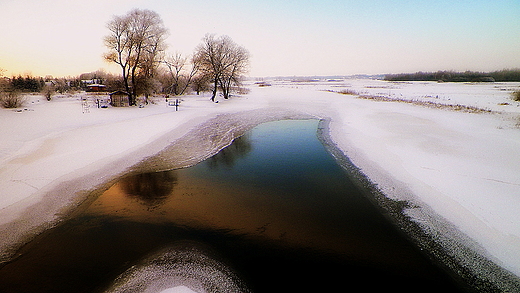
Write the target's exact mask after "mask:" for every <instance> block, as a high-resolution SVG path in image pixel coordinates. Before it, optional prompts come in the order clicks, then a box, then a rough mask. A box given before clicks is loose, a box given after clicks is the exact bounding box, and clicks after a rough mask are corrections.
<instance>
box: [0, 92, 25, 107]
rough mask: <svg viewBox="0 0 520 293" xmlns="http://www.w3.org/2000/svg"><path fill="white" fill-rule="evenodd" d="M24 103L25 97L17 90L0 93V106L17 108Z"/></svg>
mask: <svg viewBox="0 0 520 293" xmlns="http://www.w3.org/2000/svg"><path fill="white" fill-rule="evenodd" d="M24 103H25V97H24V96H22V95H21V94H20V93H18V92H6V93H0V106H2V107H4V108H19V107H21V106H22V105H23V104H24Z"/></svg>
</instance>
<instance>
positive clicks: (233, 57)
mask: <svg viewBox="0 0 520 293" xmlns="http://www.w3.org/2000/svg"><path fill="white" fill-rule="evenodd" d="M194 60H195V62H196V63H197V64H199V65H200V68H201V71H202V73H203V74H204V75H206V76H208V77H209V78H210V80H211V82H212V83H213V94H212V96H211V100H212V101H215V97H216V95H217V90H218V88H219V87H220V89H221V91H222V95H223V96H224V98H225V99H227V98H229V94H230V89H231V87H232V86H233V85H238V84H239V82H240V79H241V77H242V76H243V74H245V73H246V72H247V69H248V66H249V52H248V51H247V50H246V49H245V48H243V47H241V46H239V45H237V44H236V43H235V42H233V40H232V39H231V38H230V37H228V36H220V37H218V38H217V37H215V35H213V34H207V35H206V36H205V37H204V38H203V39H202V43H201V44H200V45H199V46H197V48H196V49H195V54H194Z"/></svg>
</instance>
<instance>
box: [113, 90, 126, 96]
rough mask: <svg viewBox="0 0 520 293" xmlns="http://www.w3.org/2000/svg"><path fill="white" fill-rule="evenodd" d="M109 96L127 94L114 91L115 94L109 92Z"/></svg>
mask: <svg viewBox="0 0 520 293" xmlns="http://www.w3.org/2000/svg"><path fill="white" fill-rule="evenodd" d="M109 95H110V96H112V95H128V93H127V92H124V91H115V92H111V93H109Z"/></svg>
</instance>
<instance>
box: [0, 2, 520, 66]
mask: <svg viewBox="0 0 520 293" xmlns="http://www.w3.org/2000/svg"><path fill="white" fill-rule="evenodd" d="M0 5H1V6H2V9H1V10H0V19H2V20H3V22H4V29H3V30H1V31H0V39H2V44H3V45H2V46H1V47H0V68H1V69H4V70H6V71H5V72H4V75H6V76H10V75H18V74H25V73H27V72H31V73H32V74H34V75H37V76H45V75H53V76H71V75H79V74H81V73H83V72H92V71H95V70H98V69H101V68H103V69H105V70H107V71H110V72H114V73H118V68H117V67H115V66H112V65H110V64H107V63H106V62H105V61H104V60H103V58H102V54H103V53H104V52H105V51H106V48H105V47H104V45H103V36H105V35H106V34H107V33H108V31H107V29H106V27H105V25H106V23H107V22H108V21H109V20H110V19H111V18H112V16H113V15H122V14H124V13H126V12H127V11H129V10H131V9H132V8H134V7H138V8H143V9H150V10H154V11H156V12H158V13H159V14H160V15H161V17H162V19H163V20H164V23H165V26H166V27H167V28H168V29H169V30H170V37H169V38H168V39H167V43H168V44H169V48H168V52H171V53H173V52H176V51H179V52H182V53H183V54H191V53H192V51H193V49H194V48H195V46H197V45H198V44H199V43H200V40H201V38H202V37H203V36H204V35H205V34H206V33H216V34H226V35H229V36H230V37H231V38H232V39H233V40H234V41H235V42H236V43H238V44H240V45H242V46H244V47H245V48H246V49H248V50H249V51H250V53H251V56H252V57H251V71H250V75H251V76H278V75H348V74H356V73H368V74H377V73H380V74H382V73H398V72H414V71H419V70H422V71H436V70H458V71H465V70H474V71H494V70H500V69H503V68H519V67H520V50H519V49H518V48H520V38H519V37H518V36H520V18H518V17H517V16H518V15H519V14H520V2H518V1H509V0H500V1H490V0H478V1H422V0H419V1H405V0H399V1H392V2H388V1H383V0H371V1H333V0H325V1H318V0H306V1H274V0H266V1H262V2H258V1H238V0H226V1H221V2H219V3H214V2H211V3H207V2H205V1H202V0H195V1H190V2H184V1H164V0H154V1H144V0H131V1H123V0H104V1H101V0H93V1H89V2H85V1H74V2H70V1H65V0H50V1H45V2H44V1H35V0H17V1H13V0H4V1H2V4H0Z"/></svg>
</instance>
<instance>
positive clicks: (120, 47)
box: [104, 9, 168, 105]
mask: <svg viewBox="0 0 520 293" xmlns="http://www.w3.org/2000/svg"><path fill="white" fill-rule="evenodd" d="M107 28H108V29H109V31H110V34H109V35H107V36H105V38H104V41H105V45H106V46H107V48H108V49H109V51H108V52H107V53H106V54H105V55H104V57H105V59H106V60H108V61H110V62H114V63H116V64H118V65H119V66H120V67H121V70H122V74H123V83H124V86H125V90H126V91H127V92H128V98H129V100H130V105H135V104H136V97H137V95H138V94H139V91H141V92H146V88H147V85H148V84H150V79H151V78H153V76H154V75H155V72H156V69H157V66H158V65H159V60H160V58H161V57H162V56H161V54H162V53H163V52H164V50H165V47H166V45H165V42H164V40H165V38H166V35H167V33H168V30H167V29H166V28H165V27H164V24H163V21H162V19H161V17H160V16H159V14H157V13H156V12H155V11H151V10H141V9H134V10H132V11H130V12H128V13H127V14H126V15H123V16H117V15H116V16H114V17H113V19H112V20H111V21H109V22H108V24H107Z"/></svg>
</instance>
